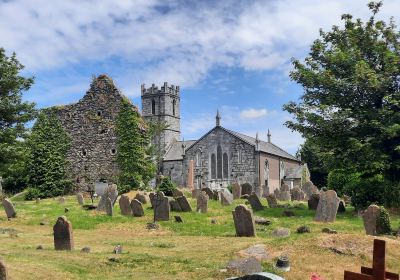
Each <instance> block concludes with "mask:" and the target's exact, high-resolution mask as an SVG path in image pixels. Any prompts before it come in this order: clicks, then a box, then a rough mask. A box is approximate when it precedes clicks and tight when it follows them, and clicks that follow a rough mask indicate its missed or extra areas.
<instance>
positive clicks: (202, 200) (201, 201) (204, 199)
mask: <svg viewBox="0 0 400 280" xmlns="http://www.w3.org/2000/svg"><path fill="white" fill-rule="evenodd" d="M208 200H209V197H208V195H207V194H206V192H201V193H200V194H199V195H198V196H197V207H196V211H197V212H200V213H207V210H208Z"/></svg>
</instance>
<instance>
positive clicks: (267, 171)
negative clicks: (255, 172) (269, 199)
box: [264, 160, 269, 187]
mask: <svg viewBox="0 0 400 280" xmlns="http://www.w3.org/2000/svg"><path fill="white" fill-rule="evenodd" d="M268 180H269V163H268V160H265V164H264V184H265V186H266V187H267V186H268Z"/></svg>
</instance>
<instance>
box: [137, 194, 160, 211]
mask: <svg viewBox="0 0 400 280" xmlns="http://www.w3.org/2000/svg"><path fill="white" fill-rule="evenodd" d="M155 197H156V193H155V192H151V193H149V199H150V204H151V208H153V209H154V200H155ZM136 199H137V198H136ZM138 200H139V199H138ZM139 201H140V200H139ZM140 202H142V201H140ZM142 203H143V202H142Z"/></svg>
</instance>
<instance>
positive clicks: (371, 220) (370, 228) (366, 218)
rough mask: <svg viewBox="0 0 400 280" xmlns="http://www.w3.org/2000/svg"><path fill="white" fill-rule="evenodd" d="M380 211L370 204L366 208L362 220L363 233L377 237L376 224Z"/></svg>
mask: <svg viewBox="0 0 400 280" xmlns="http://www.w3.org/2000/svg"><path fill="white" fill-rule="evenodd" d="M380 213H381V209H380V208H379V206H378V205H375V204H372V205H370V206H368V208H367V210H366V211H365V212H364V214H363V216H362V218H363V222H364V228H365V233H366V234H368V235H377V222H376V220H377V219H378V217H379V215H380Z"/></svg>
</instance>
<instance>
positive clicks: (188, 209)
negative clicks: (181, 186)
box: [176, 195, 192, 212]
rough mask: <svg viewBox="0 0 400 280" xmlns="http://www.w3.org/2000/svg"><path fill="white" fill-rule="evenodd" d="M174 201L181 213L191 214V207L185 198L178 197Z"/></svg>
mask: <svg viewBox="0 0 400 280" xmlns="http://www.w3.org/2000/svg"><path fill="white" fill-rule="evenodd" d="M176 201H177V202H178V204H179V206H180V207H181V209H182V212H191V211H192V207H191V206H190V204H189V201H188V200H187V198H186V196H184V195H183V196H180V197H177V198H176Z"/></svg>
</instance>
